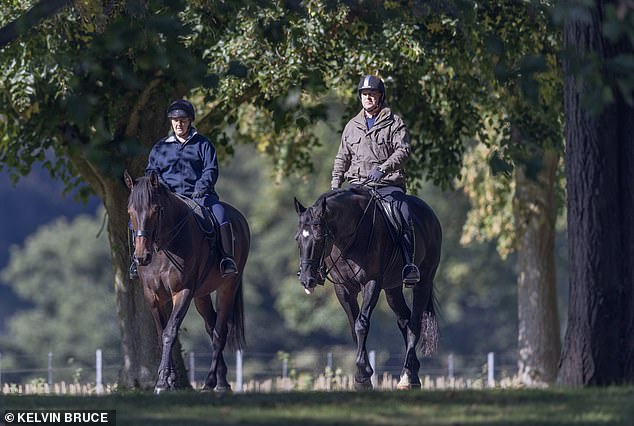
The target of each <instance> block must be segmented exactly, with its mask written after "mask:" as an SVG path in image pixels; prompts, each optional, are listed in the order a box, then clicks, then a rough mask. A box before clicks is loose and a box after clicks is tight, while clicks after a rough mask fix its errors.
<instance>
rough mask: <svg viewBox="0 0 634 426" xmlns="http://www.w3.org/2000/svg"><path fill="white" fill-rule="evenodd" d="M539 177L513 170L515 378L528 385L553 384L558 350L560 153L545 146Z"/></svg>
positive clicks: (559, 342)
mask: <svg viewBox="0 0 634 426" xmlns="http://www.w3.org/2000/svg"><path fill="white" fill-rule="evenodd" d="M543 154H544V157H543V159H544V167H543V169H542V171H541V172H540V173H539V176H538V178H537V180H534V179H531V178H529V177H527V176H526V175H525V173H524V171H523V169H522V168H518V169H517V170H516V174H515V183H516V191H515V198H514V203H513V204H514V205H513V210H514V216H515V222H516V232H517V239H518V246H517V266H518V279H517V306H518V349H519V365H518V367H519V376H520V378H521V380H522V383H524V384H525V385H526V386H531V387H533V386H543V385H546V384H549V383H553V382H554V381H555V378H556V376H557V366H558V362H559V354H560V350H561V341H560V333H559V312H558V308H557V285H556V273H555V261H554V257H555V221H556V217H557V209H556V200H555V188H556V179H557V166H558V163H559V156H558V155H557V152H556V151H555V150H553V149H546V150H545V152H544V153H543Z"/></svg>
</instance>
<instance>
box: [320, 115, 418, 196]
mask: <svg viewBox="0 0 634 426" xmlns="http://www.w3.org/2000/svg"><path fill="white" fill-rule="evenodd" d="M410 152H411V145H410V141H409V132H408V130H407V127H405V123H403V120H402V119H401V117H399V116H398V115H396V114H394V113H393V112H392V110H391V109H390V108H387V107H385V108H383V109H382V110H381V111H380V112H379V114H378V116H377V118H376V121H375V123H374V126H372V129H370V130H368V127H367V125H366V122H365V116H364V112H363V110H361V112H359V114H357V115H356V116H355V117H354V118H352V120H350V121H349V122H348V124H346V127H345V128H344V129H343V133H342V135H341V144H340V145H339V151H338V152H337V155H336V157H335V162H334V166H333V169H332V182H331V187H332V188H339V187H340V186H341V184H342V183H343V181H344V180H347V181H348V182H350V183H353V184H359V183H361V182H363V181H365V179H366V178H367V177H368V174H369V173H370V172H371V171H372V170H374V169H376V168H377V167H380V168H381V170H383V172H384V173H385V175H384V176H383V179H381V182H379V183H378V184H376V185H377V186H389V185H394V186H399V187H401V188H403V189H405V172H404V170H403V166H404V165H405V162H406V161H407V159H408V158H409V154H410Z"/></svg>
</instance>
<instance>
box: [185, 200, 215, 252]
mask: <svg viewBox="0 0 634 426" xmlns="http://www.w3.org/2000/svg"><path fill="white" fill-rule="evenodd" d="M174 194H175V195H177V196H178V198H180V199H181V200H183V201H184V202H185V204H187V205H188V206H189V208H190V209H191V210H192V212H193V213H194V218H195V219H196V225H198V229H200V232H202V234H203V235H204V236H205V238H207V240H208V241H209V242H210V244H211V246H212V247H213V246H215V244H216V239H217V238H218V234H219V231H218V229H219V228H220V224H219V223H218V221H217V220H216V218H215V217H214V215H213V214H211V212H210V211H209V209H208V208H203V206H201V205H200V204H198V203H197V202H196V201H194V200H192V199H191V198H189V197H186V196H184V195H181V194H178V193H174Z"/></svg>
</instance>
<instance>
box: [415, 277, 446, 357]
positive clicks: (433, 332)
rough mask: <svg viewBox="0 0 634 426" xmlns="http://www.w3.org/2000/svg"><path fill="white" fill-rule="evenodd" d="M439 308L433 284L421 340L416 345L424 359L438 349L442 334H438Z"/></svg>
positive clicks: (425, 312)
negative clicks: (437, 314) (437, 311)
mask: <svg viewBox="0 0 634 426" xmlns="http://www.w3.org/2000/svg"><path fill="white" fill-rule="evenodd" d="M437 306H438V300H437V299H436V295H435V293H434V286H433V284H432V291H431V294H430V295H429V302H428V304H427V307H426V308H425V310H424V311H423V314H422V315H421V319H420V338H419V339H418V343H417V344H416V349H418V350H419V351H420V353H421V354H422V356H424V357H430V356H432V355H433V354H434V353H435V352H436V350H437V349H438V339H439V336H440V333H439V332H438V320H437V318H436V310H437Z"/></svg>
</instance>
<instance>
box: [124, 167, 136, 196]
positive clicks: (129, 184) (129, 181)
mask: <svg viewBox="0 0 634 426" xmlns="http://www.w3.org/2000/svg"><path fill="white" fill-rule="evenodd" d="M123 180H125V185H126V186H127V187H128V189H129V190H130V191H132V187H133V186H134V179H132V176H130V173H128V169H125V170H123Z"/></svg>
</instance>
